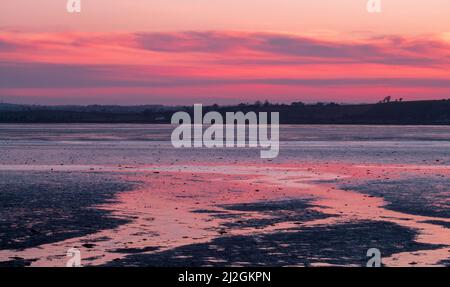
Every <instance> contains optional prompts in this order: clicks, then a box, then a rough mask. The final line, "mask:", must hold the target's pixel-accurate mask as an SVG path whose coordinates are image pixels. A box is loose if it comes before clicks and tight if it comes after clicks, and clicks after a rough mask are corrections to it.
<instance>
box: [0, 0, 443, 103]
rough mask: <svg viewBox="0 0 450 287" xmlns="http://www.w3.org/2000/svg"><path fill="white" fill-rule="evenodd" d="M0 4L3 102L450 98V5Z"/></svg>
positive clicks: (395, 1)
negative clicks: (376, 8) (70, 7)
mask: <svg viewBox="0 0 450 287" xmlns="http://www.w3.org/2000/svg"><path fill="white" fill-rule="evenodd" d="M382 3H383V11H382V13H380V14H370V13H368V12H367V11H366V1H365V0H342V1H336V0H320V1H293V0H291V1H288V0H245V1H244V0H240V1H237V0H227V1H224V0H173V1H162V0H160V1H159V0H131V1H106V0H95V1H92V0H82V13H81V14H68V13H67V12H66V11H65V5H66V0H40V1H28V0H14V1H12V0H8V1H6V0H5V1H1V2H0V101H5V102H21V103H45V104H91V103H102V104H106V103H107V104H144V103H162V104H192V103H194V102H199V103H205V104H208V103H215V102H217V103H235V102H241V101H244V102H251V101H255V100H265V99H268V100H270V101H273V102H290V101H299V100H301V101H306V102H316V101H337V102H375V101H378V100H379V99H381V98H383V97H385V96H387V95H390V96H393V97H396V98H399V97H402V98H404V99H408V100H416V99H441V98H450V17H449V12H450V1H445V0H431V1H426V2H425V1H418V0H412V1H411V0H410V1H406V0H383V1H382Z"/></svg>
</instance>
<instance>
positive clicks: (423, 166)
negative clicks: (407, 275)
mask: <svg viewBox="0 0 450 287" xmlns="http://www.w3.org/2000/svg"><path fill="white" fill-rule="evenodd" d="M170 130H171V127H170V126H167V125H62V124H61V125H56V124H55V125H0V150H1V152H0V266H65V264H66V262H67V260H68V258H67V256H66V254H67V250H69V249H70V248H77V249H79V250H80V252H81V256H82V264H83V266H365V264H366V262H367V260H368V259H369V258H368V257H367V256H366V252H367V250H368V249H370V248H377V249H379V250H380V252H381V255H382V263H383V265H385V266H445V265H448V262H449V261H450V228H449V226H450V185H449V183H450V127H443V126H439V127H421V126H407V127H400V126H332V125H326V126H281V129H280V136H281V142H280V155H279V157H278V158H276V159H273V160H262V159H260V157H259V150H258V149H242V148H240V149H205V148H200V149H195V148H191V149H175V148H173V147H172V146H171V144H170V140H169V139H170Z"/></svg>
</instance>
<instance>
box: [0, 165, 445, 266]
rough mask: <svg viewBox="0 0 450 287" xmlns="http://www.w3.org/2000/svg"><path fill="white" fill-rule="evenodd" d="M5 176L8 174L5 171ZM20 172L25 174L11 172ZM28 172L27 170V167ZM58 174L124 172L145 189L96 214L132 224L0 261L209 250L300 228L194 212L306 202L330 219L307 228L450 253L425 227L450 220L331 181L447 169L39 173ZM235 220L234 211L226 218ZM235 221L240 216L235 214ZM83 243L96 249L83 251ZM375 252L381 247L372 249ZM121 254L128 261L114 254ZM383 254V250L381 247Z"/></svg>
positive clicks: (401, 257)
mask: <svg viewBox="0 0 450 287" xmlns="http://www.w3.org/2000/svg"><path fill="white" fill-rule="evenodd" d="M2 168H3V169H5V168H6V167H4V166H3V167H2ZM11 168H14V169H20V166H14V167H11ZM27 168H28V169H29V168H30V167H29V166H28V167H27ZM39 168H40V169H50V168H53V169H54V170H58V169H64V170H68V169H69V170H70V169H71V168H72V170H85V169H88V170H92V169H94V170H96V171H121V172H122V173H123V172H126V173H127V175H124V178H125V179H127V180H133V181H136V180H138V181H141V182H142V184H141V185H140V187H139V188H138V189H136V190H134V191H130V192H124V193H121V194H119V195H118V196H117V201H118V202H117V203H112V204H104V205H102V206H98V208H101V209H106V210H110V211H111V212H112V214H113V215H114V216H116V217H119V218H128V219H129V220H130V221H131V222H130V223H128V224H125V225H122V226H120V227H118V228H115V229H112V230H104V231H100V232H97V233H95V234H91V235H88V236H83V237H80V238H72V239H69V240H65V241H62V242H57V243H54V244H46V245H42V246H40V247H38V248H30V249H26V250H23V251H12V250H3V251H0V258H8V257H11V256H20V257H23V258H37V259H38V261H36V262H34V263H33V266H65V262H66V260H67V258H65V254H66V251H67V249H69V248H72V247H77V248H80V249H81V250H82V256H83V259H84V261H83V264H85V265H99V264H104V263H107V262H110V261H112V260H120V259H121V258H123V257H125V256H126V255H128V254H129V253H130V252H131V251H128V252H127V250H132V249H140V250H141V251H142V252H143V253H151V252H158V251H161V250H166V249H170V248H174V247H178V246H182V245H186V244H192V243H202V242H208V241H210V240H212V239H214V238H217V237H220V236H229V235H238V234H255V233H267V232H274V231H280V230H284V231H286V230H287V229H289V228H291V227H294V226H298V225H296V224H295V222H283V223H278V224H273V225H271V226H268V227H264V228H258V229H255V228H240V229H231V230H224V228H223V227H222V226H221V224H223V223H224V222H226V221H227V220H228V221H229V220H230V219H224V218H214V217H211V216H210V214H208V213H199V212H193V211H195V210H219V211H220V207H219V205H222V204H233V203H246V202H248V203H251V202H258V201H274V200H286V199H298V198H309V199H312V200H313V204H315V205H317V207H316V209H317V210H318V211H320V212H323V213H326V214H330V215H332V216H331V217H328V218H325V219H319V220H312V221H309V222H306V223H304V224H303V225H302V226H321V225H334V224H338V223H343V222H354V221H361V220H379V221H386V222H392V223H396V224H399V225H401V226H404V227H408V228H413V229H415V230H418V231H419V232H420V233H419V236H418V237H417V239H416V240H417V242H422V243H430V244H442V245H446V246H450V229H448V228H445V227H442V226H439V225H435V224H430V223H424V222H423V221H427V220H440V221H444V222H450V219H445V218H435V217H427V216H416V215H410V214H405V213H401V212H396V211H391V210H387V209H385V208H384V205H385V204H386V203H385V202H384V200H383V199H382V198H376V197H371V196H368V195H364V194H360V193H357V192H354V191H345V190H340V189H338V188H337V187H336V186H335V184H333V182H332V180H335V179H341V180H343V181H348V182H349V183H350V182H352V181H354V180H358V179H364V180H370V179H387V178H389V179H395V178H400V177H402V176H405V175H408V176H419V175H436V174H441V175H442V176H445V177H449V176H450V174H449V173H450V172H449V169H448V167H446V166H435V167H430V166H410V165H382V166H381V165H370V166H369V165H368V166H357V165H350V164H307V165H298V164H297V165H294V164H290V165H273V166H271V167H270V168H268V167H267V166H263V165H224V166H217V165H212V164H203V165H191V166H176V165H173V166H158V167H154V166H138V167H122V168H117V167H111V166H94V167H93V166H72V167H71V166H64V167H58V166H52V167H50V166H45V167H44V166H40V167H39ZM227 212H232V211H227ZM236 213H238V212H236ZM240 216H245V217H246V218H245V219H249V218H260V217H261V216H263V215H261V214H260V213H257V212H253V213H252V212H246V213H245V215H242V214H240ZM84 243H94V244H95V246H94V247H92V248H83V247H82V244H84ZM374 247H377V246H374ZM118 249H122V250H124V251H123V253H118V252H116V251H117V250H118ZM380 249H382V247H380ZM449 251H450V249H449V248H448V247H443V248H440V249H437V250H421V251H419V252H405V253H399V254H394V255H393V256H391V257H389V258H383V263H384V264H386V265H388V266H406V265H408V264H410V263H414V264H415V265H416V266H435V265H437V263H438V262H439V261H441V260H443V259H446V258H447V257H448V256H449V253H448V252H449Z"/></svg>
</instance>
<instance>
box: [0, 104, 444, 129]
mask: <svg viewBox="0 0 450 287" xmlns="http://www.w3.org/2000/svg"><path fill="white" fill-rule="evenodd" d="M180 110H183V111H186V112H188V113H191V114H192V113H193V107H167V106H159V105H145V106H101V105H92V106H35V105H14V104H0V123H148V124H162V123H170V119H171V117H172V114H173V113H174V112H175V111H180ZM208 111H218V112H219V113H222V114H225V113H226V112H237V111H242V112H250V111H253V112H279V113H280V122H281V123H282V124H386V125H394V124H396V125H413V124H414V125H450V100H437V101H411V102H402V101H395V102H383V103H377V104H354V105H342V104H336V103H318V104H313V105H305V104H303V103H301V102H296V103H292V104H290V105H287V104H270V103H268V102H266V103H256V104H240V105H236V106H217V105H213V106H207V107H204V113H206V112H208Z"/></svg>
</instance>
